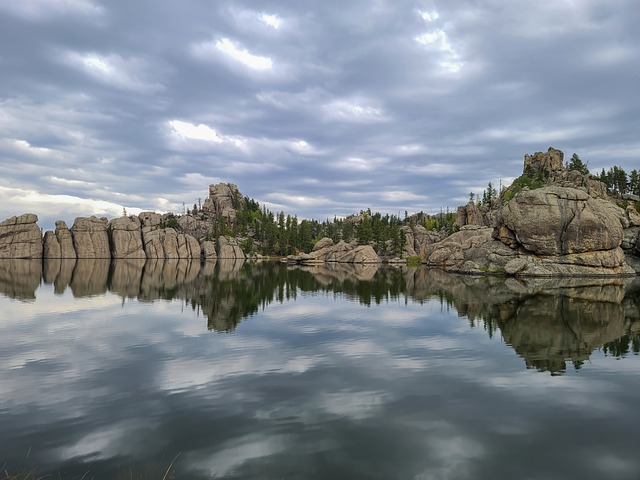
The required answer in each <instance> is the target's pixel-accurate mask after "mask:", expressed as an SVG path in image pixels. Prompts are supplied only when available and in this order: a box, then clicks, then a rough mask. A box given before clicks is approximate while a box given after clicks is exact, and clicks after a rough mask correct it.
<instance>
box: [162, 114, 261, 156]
mask: <svg viewBox="0 0 640 480" xmlns="http://www.w3.org/2000/svg"><path fill="white" fill-rule="evenodd" d="M167 124H168V126H169V128H170V130H171V136H170V138H171V139H173V140H178V142H175V141H174V142H171V143H173V146H174V148H177V149H187V150H191V149H193V148H194V147H195V148H196V149H198V148H202V147H203V145H202V144H204V147H205V148H206V144H211V143H214V144H220V145H229V146H233V147H235V148H239V149H242V148H245V147H246V146H247V142H248V139H246V138H243V137H237V136H231V135H221V134H219V133H218V132H217V130H215V129H213V128H211V127H210V126H208V125H205V124H203V123H199V124H197V125H196V124H194V123H190V122H185V121H183V120H169V121H168V122H167ZM194 141H195V143H194Z"/></svg>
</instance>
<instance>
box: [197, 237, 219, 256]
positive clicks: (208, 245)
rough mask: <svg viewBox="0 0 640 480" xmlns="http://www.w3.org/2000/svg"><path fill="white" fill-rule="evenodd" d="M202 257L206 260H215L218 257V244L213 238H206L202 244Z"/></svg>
mask: <svg viewBox="0 0 640 480" xmlns="http://www.w3.org/2000/svg"><path fill="white" fill-rule="evenodd" d="M200 258H201V259H202V260H204V261H207V260H215V259H217V258H218V253H217V252H216V244H215V243H213V242H212V241H211V240H205V241H204V242H202V243H201V244H200Z"/></svg>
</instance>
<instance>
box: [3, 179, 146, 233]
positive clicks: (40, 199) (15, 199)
mask: <svg viewBox="0 0 640 480" xmlns="http://www.w3.org/2000/svg"><path fill="white" fill-rule="evenodd" d="M89 185H90V184H89ZM112 195H113V194H112ZM123 199H124V200H126V196H124V198H123ZM0 205H5V206H6V207H3V208H2V209H0V212H5V213H4V215H5V216H6V217H7V218H8V217H10V216H12V215H19V214H22V213H28V212H33V213H37V214H38V215H39V216H41V215H40V214H41V213H43V215H42V216H43V218H46V221H47V224H46V225H41V226H43V228H46V229H49V228H52V225H53V221H54V220H57V219H62V220H65V219H66V221H67V222H70V221H72V220H73V219H74V218H75V217H86V216H91V215H96V216H98V217H102V216H105V217H110V218H112V217H119V216H121V215H122V209H123V208H126V210H127V213H129V214H134V215H137V214H138V213H140V212H141V211H142V210H141V209H140V208H136V207H135V206H129V205H123V204H121V203H114V202H109V201H105V200H98V199H94V198H82V197H78V196H74V195H55V194H48V193H41V192H38V191H35V190H27V189H21V188H11V187H3V186H0ZM12 205H20V206H21V208H22V211H20V212H15V211H13V212H11V211H9V210H8V209H9V208H12V207H11V206H12ZM45 216H46V217H45Z"/></svg>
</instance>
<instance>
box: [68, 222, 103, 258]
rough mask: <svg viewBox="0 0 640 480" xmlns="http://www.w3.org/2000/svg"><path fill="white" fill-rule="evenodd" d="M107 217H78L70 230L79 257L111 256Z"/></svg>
mask: <svg viewBox="0 0 640 480" xmlns="http://www.w3.org/2000/svg"><path fill="white" fill-rule="evenodd" d="M108 223H109V222H108V220H107V219H106V218H96V217H95V216H91V217H78V218H76V219H75V221H74V222H73V226H72V227H71V229H70V231H71V234H72V236H73V246H74V248H75V251H76V255H77V257H78V258H111V250H110V247H109V236H108V234H107V225H108Z"/></svg>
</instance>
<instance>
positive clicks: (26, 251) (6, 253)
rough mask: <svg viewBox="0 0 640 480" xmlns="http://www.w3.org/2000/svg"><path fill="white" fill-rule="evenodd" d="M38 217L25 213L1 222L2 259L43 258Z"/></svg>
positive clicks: (0, 250)
mask: <svg viewBox="0 0 640 480" xmlns="http://www.w3.org/2000/svg"><path fill="white" fill-rule="evenodd" d="M37 221H38V217H37V216H36V215H34V214H33V213H25V214H24V215H20V216H18V217H11V218H9V219H7V220H5V221H4V222H0V258H42V232H41V231H40V227H38V225H37V223H36V222H37Z"/></svg>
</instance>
